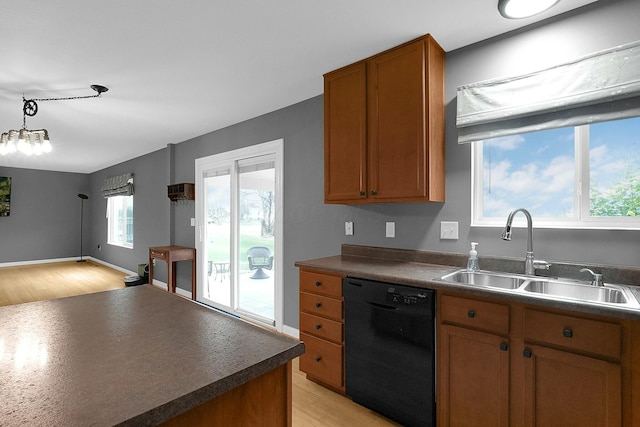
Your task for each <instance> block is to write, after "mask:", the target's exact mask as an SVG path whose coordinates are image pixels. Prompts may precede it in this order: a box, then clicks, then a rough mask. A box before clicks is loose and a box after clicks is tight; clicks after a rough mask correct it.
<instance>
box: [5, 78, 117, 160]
mask: <svg viewBox="0 0 640 427" xmlns="http://www.w3.org/2000/svg"><path fill="white" fill-rule="evenodd" d="M91 89H93V90H94V91H96V92H98V93H97V94H96V95H87V96H70V97H66V98H39V99H25V97H24V95H23V96H22V128H21V129H20V130H16V129H10V130H8V131H6V132H4V133H3V134H2V135H1V136H0V155H2V156H4V155H7V154H12V153H15V152H17V151H19V152H21V153H24V154H26V155H28V156H30V155H32V154H35V155H37V156H39V155H40V154H42V153H49V152H51V141H49V131H47V130H46V129H36V130H32V129H27V116H29V117H33V116H35V115H36V113H37V112H38V104H37V103H36V101H65V100H69V99H84V98H99V97H100V96H101V95H102V93H103V92H106V91H108V90H109V89H108V88H106V87H104V86H101V85H91Z"/></svg>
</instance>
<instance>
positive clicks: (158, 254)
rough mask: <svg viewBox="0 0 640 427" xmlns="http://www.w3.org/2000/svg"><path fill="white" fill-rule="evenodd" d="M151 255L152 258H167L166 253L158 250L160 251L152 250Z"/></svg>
mask: <svg viewBox="0 0 640 427" xmlns="http://www.w3.org/2000/svg"><path fill="white" fill-rule="evenodd" d="M149 257H150V258H152V259H165V253H164V252H158V251H151V253H150V254H149Z"/></svg>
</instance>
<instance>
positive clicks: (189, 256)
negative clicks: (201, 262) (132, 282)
mask: <svg viewBox="0 0 640 427" xmlns="http://www.w3.org/2000/svg"><path fill="white" fill-rule="evenodd" d="M154 259H160V260H163V261H164V262H166V263H167V291H169V292H173V293H176V268H175V267H176V266H175V263H176V261H191V299H192V300H194V301H195V299H196V250H195V249H194V248H188V247H186V246H153V247H150V248H149V283H151V284H153V260H154Z"/></svg>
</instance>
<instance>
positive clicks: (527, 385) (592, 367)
mask: <svg viewBox="0 0 640 427" xmlns="http://www.w3.org/2000/svg"><path fill="white" fill-rule="evenodd" d="M523 356H524V358H525V382H524V411H525V426H563V427H572V426H575V427H578V426H579V427H589V426H593V427H614V426H620V425H621V422H622V421H621V420H622V400H621V399H622V396H621V394H622V389H621V387H622V386H621V367H620V365H619V364H617V363H611V362H606V361H604V360H599V359H594V358H591V357H586V356H580V355H577V354H573V353H569V352H565V351H559V350H553V349H550V348H547V347H542V346H529V347H527V349H526V350H525V351H524V353H523Z"/></svg>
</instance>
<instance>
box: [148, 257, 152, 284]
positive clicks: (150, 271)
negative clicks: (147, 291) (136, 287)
mask: <svg viewBox="0 0 640 427" xmlns="http://www.w3.org/2000/svg"><path fill="white" fill-rule="evenodd" d="M149 284H151V285H153V259H152V258H149Z"/></svg>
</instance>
